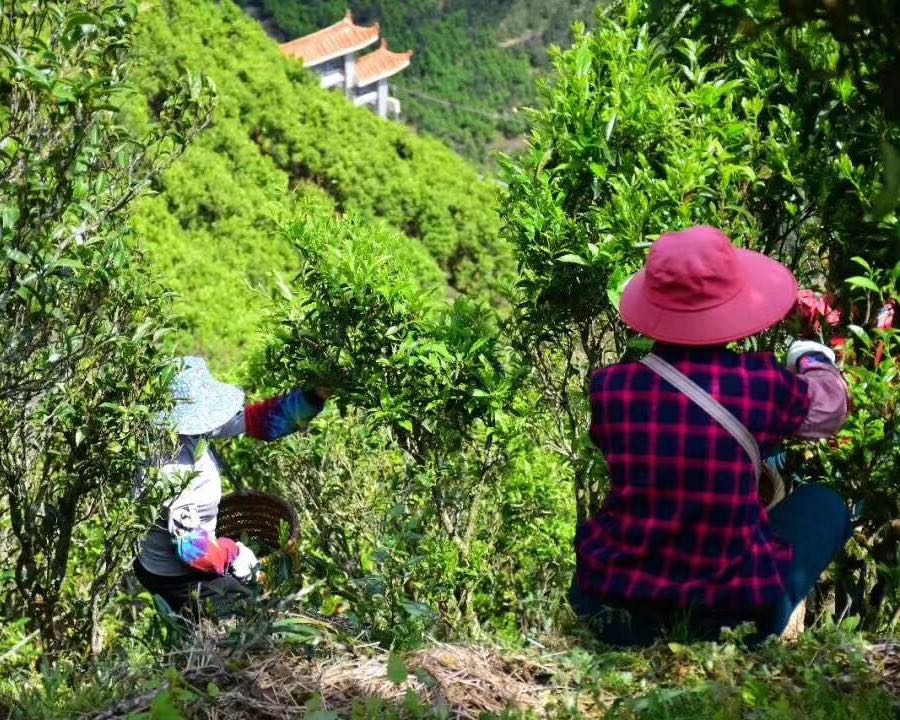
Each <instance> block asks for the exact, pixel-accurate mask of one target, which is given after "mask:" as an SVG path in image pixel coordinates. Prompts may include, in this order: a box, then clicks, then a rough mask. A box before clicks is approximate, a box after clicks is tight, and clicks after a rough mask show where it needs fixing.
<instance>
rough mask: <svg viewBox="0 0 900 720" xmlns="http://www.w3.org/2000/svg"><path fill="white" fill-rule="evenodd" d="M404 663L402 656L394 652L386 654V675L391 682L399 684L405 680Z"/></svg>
mask: <svg viewBox="0 0 900 720" xmlns="http://www.w3.org/2000/svg"><path fill="white" fill-rule="evenodd" d="M407 675H408V673H407V670H406V663H405V662H403V658H402V657H400V656H399V655H397V654H396V653H394V652H391V653H389V654H388V661H387V676H388V680H390V681H391V682H392V683H394V684H396V685H399V684H400V683H402V682H405V681H406V678H407Z"/></svg>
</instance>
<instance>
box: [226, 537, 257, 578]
mask: <svg viewBox="0 0 900 720" xmlns="http://www.w3.org/2000/svg"><path fill="white" fill-rule="evenodd" d="M235 545H237V547H238V554H237V557H236V558H235V559H234V562H232V563H231V574H232V575H234V576H235V577H236V578H237V579H238V580H240V581H241V582H242V583H249V582H251V581H252V580H253V578H254V576H255V574H256V569H257V568H258V567H259V560H257V559H256V555H254V554H253V551H252V550H251V549H250V548H248V547H247V546H246V545H244V543H242V542H237V543H235Z"/></svg>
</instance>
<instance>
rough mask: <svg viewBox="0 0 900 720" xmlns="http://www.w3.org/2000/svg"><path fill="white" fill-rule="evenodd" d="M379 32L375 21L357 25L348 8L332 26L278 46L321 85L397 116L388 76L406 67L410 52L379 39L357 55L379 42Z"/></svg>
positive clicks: (398, 112) (389, 114) (395, 103)
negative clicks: (391, 46) (396, 48)
mask: <svg viewBox="0 0 900 720" xmlns="http://www.w3.org/2000/svg"><path fill="white" fill-rule="evenodd" d="M380 34H381V28H380V27H379V25H378V23H375V24H374V25H371V26H369V27H363V26H362V25H357V24H356V23H354V22H353V16H352V15H351V14H350V11H349V10H348V11H347V14H346V15H345V16H344V19H343V20H341V21H339V22H336V23H335V24H334V25H330V26H328V27H327V28H323V29H322V30H319V31H317V32H314V33H312V34H311V35H305V36H304V37H300V38H297V39H296V40H291V41H290V42H286V43H283V44H282V45H281V46H280V47H281V52H282V53H284V54H285V55H287V56H288V57H292V58H296V59H297V60H301V61H302V62H303V66H304V67H307V68H309V69H310V70H312V71H313V72H314V73H316V74H317V75H318V76H319V79H320V81H321V83H322V87H323V88H328V89H336V90H337V89H339V90H342V91H343V92H344V94H345V95H347V97H348V98H350V99H351V100H352V101H353V103H354V104H355V105H364V106H366V107H369V108H371V109H372V110H374V111H375V112H377V113H378V115H379V116H380V117H383V118H388V117H392V118H396V117H399V115H400V101H399V100H397V98H395V97H391V94H390V88H389V87H388V79H389V78H391V77H393V76H394V75H396V74H397V73H398V72H400V71H401V70H403V69H404V68H406V67H408V66H409V63H410V60H411V59H412V52H405V53H398V52H393V51H391V50H389V49H388V46H387V43H386V42H385V41H384V40H382V41H381V44H380V46H379V47H378V48H377V49H375V50H373V51H371V52H368V53H365V54H364V55H359V56H357V53H359V52H361V51H363V50H365V49H366V48H368V47H370V46H371V45H373V44H375V43H376V42H378V39H379V36H380Z"/></svg>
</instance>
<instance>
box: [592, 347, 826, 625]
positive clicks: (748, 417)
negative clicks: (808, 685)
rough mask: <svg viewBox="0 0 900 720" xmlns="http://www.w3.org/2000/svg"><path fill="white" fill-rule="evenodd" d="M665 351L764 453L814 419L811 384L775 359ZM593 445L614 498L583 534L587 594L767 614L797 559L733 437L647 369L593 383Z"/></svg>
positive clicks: (621, 370)
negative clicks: (600, 455)
mask: <svg viewBox="0 0 900 720" xmlns="http://www.w3.org/2000/svg"><path fill="white" fill-rule="evenodd" d="M654 352H655V353H656V354H658V355H659V356H660V357H662V358H664V359H665V360H667V361H668V362H669V363H671V364H672V365H674V366H675V367H676V368H678V369H679V370H681V372H683V373H684V374H686V375H687V376H688V377H690V378H691V379H692V380H694V382H696V383H697V384H699V385H700V386H701V387H702V388H704V389H705V390H706V391H707V392H709V393H710V394H712V396H713V397H715V398H716V399H717V400H718V401H719V402H720V403H722V405H724V406H725V407H726V408H728V410H730V411H731V412H732V413H733V414H734V415H735V416H736V417H737V418H738V419H739V420H740V421H741V422H742V423H744V425H745V426H746V427H747V428H748V429H749V430H750V432H751V433H752V434H753V436H754V437H755V438H756V440H757V442H758V443H759V446H760V450H761V452H762V455H763V457H766V456H767V455H769V454H771V453H772V452H773V451H774V450H775V449H776V448H777V447H778V445H779V444H780V443H781V442H782V441H783V440H784V439H785V438H787V437H789V436H791V435H793V434H794V432H795V431H796V430H797V428H798V427H799V426H800V425H801V424H802V423H803V421H804V419H805V418H806V415H807V411H808V410H809V404H810V401H809V399H808V397H807V383H806V381H805V380H803V379H802V378H801V377H798V376H797V375H794V374H793V373H791V372H789V371H788V370H786V369H784V368H783V367H780V366H779V365H778V364H777V363H776V360H775V357H774V356H773V355H771V354H767V353H746V354H736V353H733V352H731V351H729V350H726V349H724V348H685V347H673V346H666V345H657V347H656V348H655V349H654ZM591 437H592V439H593V440H594V442H595V443H596V445H597V446H598V447H599V448H600V449H601V450H602V451H603V454H604V456H605V457H606V461H607V463H608V465H609V472H610V477H611V490H610V494H609V496H608V497H607V499H606V501H605V502H604V505H603V507H602V509H601V511H600V513H599V514H598V515H597V516H596V517H595V518H592V519H591V520H589V521H588V522H586V523H585V524H584V525H583V526H582V527H581V528H579V531H578V536H577V537H576V543H575V544H576V555H577V566H578V581H579V584H580V586H581V589H582V591H583V592H585V593H586V594H588V595H591V596H594V597H597V598H599V599H601V600H604V601H607V602H610V603H611V604H622V603H626V604H627V603H629V602H647V603H652V604H658V605H659V606H662V607H675V608H688V607H698V608H721V609H726V608H727V609H738V610H744V609H756V608H762V607H765V606H767V605H772V604H774V603H775V602H776V600H777V599H778V598H779V596H780V595H781V594H782V593H783V592H784V587H785V584H784V579H783V578H784V577H786V574H787V570H788V568H789V566H790V563H791V559H792V551H791V549H790V547H788V546H786V545H784V544H782V543H781V542H780V541H779V540H778V539H777V538H776V537H775V536H774V534H773V532H772V530H771V528H770V526H769V521H768V516H767V513H766V511H765V509H764V508H763V507H762V506H761V505H760V502H759V499H758V495H757V488H756V483H757V481H756V478H755V473H754V469H753V464H752V463H751V461H750V458H749V456H748V455H747V453H746V451H744V449H743V448H742V447H741V446H740V445H739V444H738V442H737V440H735V439H734V438H733V437H732V436H731V435H730V434H729V433H728V431H726V430H725V429H724V428H723V427H722V426H721V425H719V424H718V423H717V422H716V421H715V420H713V419H712V418H711V417H710V416H709V415H707V413H706V412H705V411H704V410H703V409H701V408H700V407H699V406H697V405H696V404H694V403H693V402H692V401H691V400H689V399H688V398H687V397H686V396H685V395H683V394H682V393H681V392H680V391H678V390H676V389H675V388H674V387H672V386H671V385H669V383H667V382H666V381H665V380H663V379H662V378H660V377H659V376H657V375H656V374H655V373H654V372H653V371H652V370H650V369H649V368H647V367H645V366H644V365H642V364H640V363H624V364H620V365H613V366H610V367H607V368H604V369H601V370H598V371H597V372H596V373H595V374H594V375H593V378H592V380H591Z"/></svg>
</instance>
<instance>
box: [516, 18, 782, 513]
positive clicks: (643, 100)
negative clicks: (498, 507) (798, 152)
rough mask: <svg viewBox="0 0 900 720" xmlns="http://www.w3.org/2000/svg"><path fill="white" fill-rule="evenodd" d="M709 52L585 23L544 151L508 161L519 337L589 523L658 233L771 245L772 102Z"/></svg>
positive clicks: (554, 89) (561, 77) (542, 137)
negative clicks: (763, 169) (634, 312)
mask: <svg viewBox="0 0 900 720" xmlns="http://www.w3.org/2000/svg"><path fill="white" fill-rule="evenodd" d="M667 52H668V54H667ZM703 53H704V45H703V44H702V42H700V41H695V40H691V39H673V40H671V43H670V44H669V45H664V44H662V42H661V41H657V40H655V39H653V38H651V37H650V35H649V30H648V28H647V26H646V25H640V24H638V23H637V22H633V23H630V24H627V23H625V24H620V23H619V22H617V21H615V20H613V19H603V20H602V21H601V22H600V25H599V27H598V29H597V31H596V33H595V34H593V35H588V34H585V33H584V32H583V31H578V36H577V39H576V42H575V45H574V46H573V48H572V49H571V50H569V51H566V52H564V53H560V54H559V55H558V56H557V58H556V61H555V63H556V70H557V73H558V77H557V79H556V80H555V81H554V82H553V83H552V84H551V85H548V86H547V88H546V90H545V94H546V103H545V104H546V109H545V110H543V111H542V112H540V113H539V114H537V115H536V117H535V127H534V130H533V132H532V137H531V144H532V150H531V152H530V153H528V154H527V155H526V156H524V157H523V158H522V160H521V161H512V160H507V161H506V163H505V167H506V178H507V182H508V185H509V190H508V193H507V195H506V198H505V200H504V206H503V217H504V221H505V225H504V234H505V236H506V237H507V238H509V240H510V241H511V242H512V243H513V244H514V246H515V248H516V254H517V257H518V261H519V273H520V279H519V281H518V283H517V290H518V294H517V296H516V317H515V330H514V333H515V334H516V335H517V337H516V342H517V344H518V345H519V346H520V347H522V348H523V350H524V351H526V352H529V353H530V355H531V356H532V362H533V364H534V367H535V368H536V370H537V371H538V373H539V375H540V378H541V383H542V386H543V387H544V389H545V394H546V395H547V397H548V399H550V401H551V402H552V403H554V404H555V405H556V406H557V407H558V409H559V418H560V423H559V425H558V427H557V430H556V433H557V437H556V438H555V440H556V442H557V443H558V445H559V446H560V447H561V448H564V452H565V454H566V456H567V457H568V458H569V460H570V461H571V462H572V463H573V464H574V467H575V468H576V482H577V484H578V490H577V492H578V496H579V512H580V515H579V517H580V518H582V519H584V518H586V517H588V516H589V515H591V514H593V512H594V511H595V510H596V508H597V503H598V501H599V498H600V496H599V494H598V491H599V490H600V489H601V487H602V485H601V484H600V483H599V480H598V478H600V477H602V473H600V474H598V468H596V467H595V460H594V457H595V454H596V453H595V451H594V450H593V448H590V447H589V446H588V443H587V437H586V436H587V433H586V426H585V421H584V418H586V417H587V412H586V408H585V404H584V399H583V398H584V397H586V389H587V378H588V375H589V372H590V370H591V369H592V368H595V367H598V366H599V365H601V364H606V363H608V362H611V361H616V360H618V359H619V358H621V357H622V356H623V354H624V353H625V352H626V350H627V348H628V342H629V336H628V334H627V333H626V332H625V331H624V328H623V326H622V324H621V322H620V321H619V319H618V295H619V293H620V292H621V289H622V287H623V286H624V284H625V282H626V281H627V279H628V277H629V276H630V274H631V273H632V272H634V271H635V270H636V269H637V268H638V267H639V266H640V265H641V263H642V261H643V256H644V252H645V249H646V247H647V246H648V245H649V242H650V241H651V240H652V239H654V238H655V237H657V236H658V235H659V234H660V233H662V232H663V231H665V230H670V229H678V228H680V227H684V226H689V225H693V224H710V225H716V226H719V227H722V228H723V229H724V230H726V232H729V233H730V234H731V235H732V236H733V237H735V238H736V239H738V241H739V242H742V243H743V244H746V245H750V246H757V244H758V237H759V228H758V225H757V222H758V221H757V220H756V219H755V218H754V216H753V215H752V214H751V213H750V212H749V211H748V209H747V208H746V206H745V202H746V197H747V193H748V190H749V189H750V188H751V187H752V186H753V184H754V183H756V184H760V183H763V182H764V181H763V180H761V179H760V178H759V173H758V172H757V169H756V168H757V167H759V165H760V164H761V163H760V162H759V157H760V156H761V155H762V154H763V153H764V142H765V136H764V135H763V134H762V133H760V132H759V131H758V129H757V116H758V114H759V112H760V106H759V104H758V103H754V102H751V101H749V100H748V101H747V102H739V100H738V99H737V97H736V95H737V94H738V90H739V82H738V81H737V80H732V79H729V78H728V77H727V76H726V75H725V74H724V73H723V72H722V68H721V67H719V66H708V65H706V64H705V63H704V62H703V60H702V55H703ZM798 263H799V259H798V261H797V262H795V263H793V265H794V266H795V267H796V265H797V264H798Z"/></svg>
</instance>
